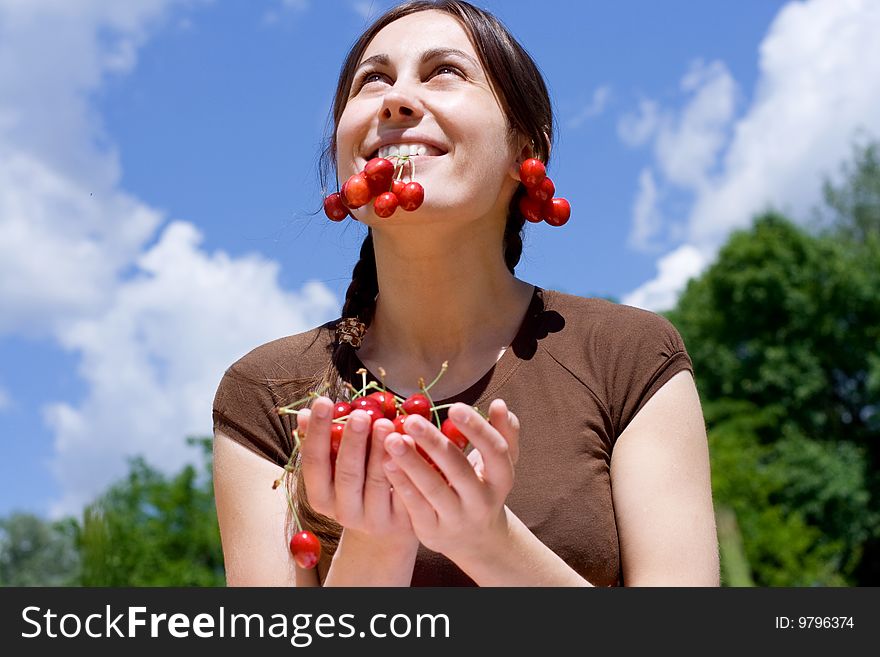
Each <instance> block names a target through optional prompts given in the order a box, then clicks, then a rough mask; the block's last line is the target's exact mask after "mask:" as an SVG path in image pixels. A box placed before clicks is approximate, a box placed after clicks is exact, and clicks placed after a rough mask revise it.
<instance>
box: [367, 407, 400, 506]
mask: <svg viewBox="0 0 880 657" xmlns="http://www.w3.org/2000/svg"><path fill="white" fill-rule="evenodd" d="M392 431H394V424H393V423H392V422H391V420H386V419H384V418H382V419H379V420H376V422H375V424H373V436H372V440H371V443H370V454H369V456H368V458H367V474H366V479H365V481H364V507H365V509H377V510H378V509H380V506H379V505H384V510H385V511H386V512H388V513H390V512H391V483H390V482H389V481H388V477H386V476H385V469H384V468H383V467H382V460H383V459H384V458H385V437H386V436H388V434H390V433H391V432H392Z"/></svg>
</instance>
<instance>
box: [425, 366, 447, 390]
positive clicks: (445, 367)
mask: <svg viewBox="0 0 880 657" xmlns="http://www.w3.org/2000/svg"><path fill="white" fill-rule="evenodd" d="M447 369H449V361H448V360H444V361H443V364H442V365H441V366H440V372H439V373H438V374H437V376H435V377H434V380H433V381H431V383H429V384H428V387H427V388H425V390H430V389H431V388H433V387H434V384H435V383H437V381H439V380H440V377H441V376H443V373H444V372H446V370H447Z"/></svg>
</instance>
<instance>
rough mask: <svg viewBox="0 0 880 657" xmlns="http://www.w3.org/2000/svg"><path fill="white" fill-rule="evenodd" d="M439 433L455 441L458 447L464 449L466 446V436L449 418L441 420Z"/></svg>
mask: <svg viewBox="0 0 880 657" xmlns="http://www.w3.org/2000/svg"><path fill="white" fill-rule="evenodd" d="M440 433H442V434H443V435H444V436H446V437H447V438H449V440H451V441H452V442H453V443H455V446H456V447H458V448H459V449H464V448H465V447H467V446H468V439H467V436H465V435H464V434H463V433H462V432H461V431H459V429H458V427H457V426H455V423H454V422H453V421H452V420H451V419H450V418H446V419H445V420H443V424H441V425H440Z"/></svg>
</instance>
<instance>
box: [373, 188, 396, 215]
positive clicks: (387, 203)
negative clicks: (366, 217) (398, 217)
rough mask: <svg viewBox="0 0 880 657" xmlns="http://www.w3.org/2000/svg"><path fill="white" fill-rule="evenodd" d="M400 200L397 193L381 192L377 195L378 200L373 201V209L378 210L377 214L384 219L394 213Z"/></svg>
mask: <svg viewBox="0 0 880 657" xmlns="http://www.w3.org/2000/svg"><path fill="white" fill-rule="evenodd" d="M398 204H399V201H398V200H397V195H396V194H395V193H394V192H384V193H382V194H379V196H377V197H376V200H375V201H373V209H374V210H375V211H376V214H377V215H378V216H380V217H382V218H383V219H385V218H387V217H390V216H391V215H392V214H394V211H395V210H396V209H397V206H398Z"/></svg>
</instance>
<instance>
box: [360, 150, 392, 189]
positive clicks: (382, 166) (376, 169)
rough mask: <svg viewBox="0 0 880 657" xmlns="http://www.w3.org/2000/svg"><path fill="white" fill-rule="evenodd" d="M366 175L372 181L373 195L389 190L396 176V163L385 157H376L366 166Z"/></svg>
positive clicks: (368, 180)
mask: <svg viewBox="0 0 880 657" xmlns="http://www.w3.org/2000/svg"><path fill="white" fill-rule="evenodd" d="M364 176H365V177H366V179H367V182H369V183H370V190H371V191H372V192H373V195H376V194H381V193H382V192H387V191H388V188H389V187H391V179H392V178H393V177H394V164H393V163H392V162H391V160H386V159H385V158H384V157H374V158H373V159H372V160H370V161H369V162H367V165H366V166H365V167H364Z"/></svg>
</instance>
